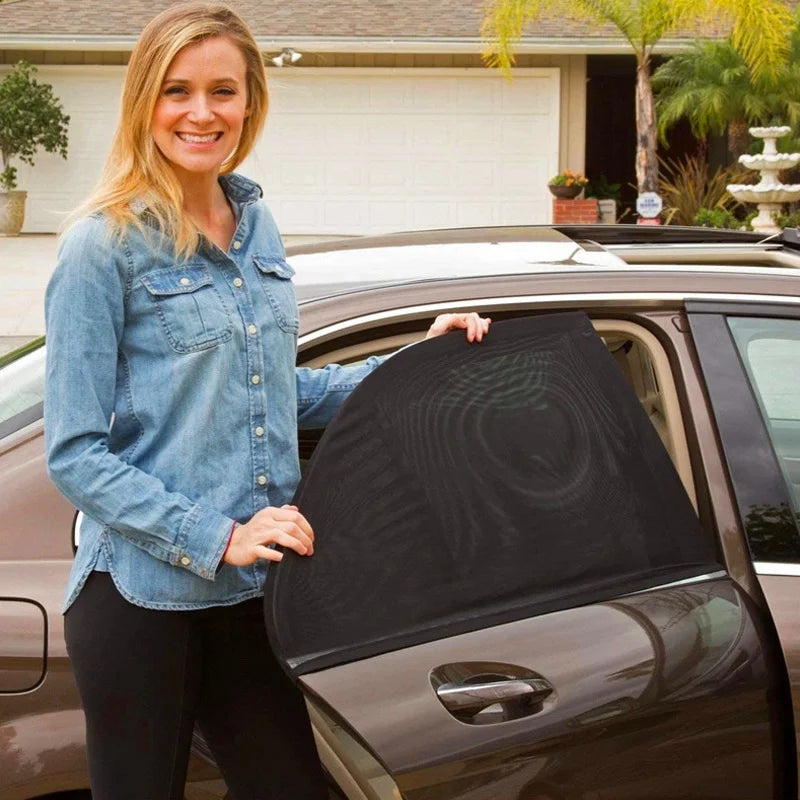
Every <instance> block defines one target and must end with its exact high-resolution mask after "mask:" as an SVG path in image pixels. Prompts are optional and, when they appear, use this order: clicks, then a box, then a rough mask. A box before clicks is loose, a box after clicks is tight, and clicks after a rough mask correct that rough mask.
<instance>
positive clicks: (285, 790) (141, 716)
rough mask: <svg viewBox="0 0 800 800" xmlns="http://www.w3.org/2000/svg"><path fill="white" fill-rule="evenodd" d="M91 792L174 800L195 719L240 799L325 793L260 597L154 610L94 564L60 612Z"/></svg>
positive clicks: (299, 702) (318, 797)
mask: <svg viewBox="0 0 800 800" xmlns="http://www.w3.org/2000/svg"><path fill="white" fill-rule="evenodd" d="M65 633H66V640H67V650H68V652H69V656H70V659H71V660H72V666H73V669H74V672H75V677H76V679H77V682H78V688H79V690H80V694H81V699H82V701H83V706H84V710H85V712H86V726H87V747H88V753H89V775H90V780H91V784H92V797H93V799H94V800H181V798H182V797H183V790H184V784H185V782H186V770H187V764H188V759H189V750H190V745H191V738H192V729H193V726H194V722H195V721H197V723H198V725H199V727H200V729H201V731H202V732H203V735H204V736H205V738H206V741H207V742H208V744H209V746H210V748H211V751H212V752H213V754H214V757H215V759H216V760H217V763H218V764H219V766H220V769H221V770H222V774H223V777H224V778H225V781H226V783H227V784H228V789H229V792H230V794H231V796H232V797H233V798H235V800H278V798H281V799H282V798H287V800H288V798H291V800H300V798H302V799H303V800H306V799H308V800H323V799H324V800H327V797H328V794H327V790H326V788H325V781H324V778H323V775H322V770H321V767H320V764H319V759H318V756H317V752H316V749H315V747H314V741H313V736H312V734H311V725H310V723H309V720H308V714H307V713H306V709H305V705H304V702H303V699H302V695H301V694H300V692H299V691H298V690H297V689H296V688H295V687H294V685H293V684H292V682H291V681H290V680H289V678H288V677H287V676H286V675H285V673H284V672H283V670H281V668H280V667H279V665H278V664H277V662H276V661H275V658H274V656H273V655H272V651H271V650H270V647H269V643H268V641H267V638H266V633H265V630H264V623H263V618H262V602H261V600H260V599H258V600H250V601H247V602H244V603H240V604H238V605H235V606H227V607H219V608H211V609H207V610H201V611H152V610H150V609H146V608H141V607H139V606H135V605H133V604H131V603H129V602H127V601H126V600H125V599H124V598H123V597H122V596H121V595H120V594H119V592H118V591H117V590H116V587H115V586H114V583H113V581H112V580H111V576H110V575H109V574H108V573H104V572H93V573H92V574H91V575H90V577H89V580H88V581H87V582H86V585H85V586H84V587H83V589H82V590H81V593H80V594H79V595H78V598H77V600H76V601H75V602H74V604H73V605H72V606H71V607H70V609H69V610H68V611H67V615H66V619H65Z"/></svg>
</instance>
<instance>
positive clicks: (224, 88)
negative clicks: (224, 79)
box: [214, 86, 236, 95]
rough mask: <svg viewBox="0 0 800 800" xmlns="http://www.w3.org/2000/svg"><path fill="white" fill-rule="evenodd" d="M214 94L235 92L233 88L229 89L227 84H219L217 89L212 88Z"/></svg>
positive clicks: (231, 93)
mask: <svg viewBox="0 0 800 800" xmlns="http://www.w3.org/2000/svg"><path fill="white" fill-rule="evenodd" d="M214 94H222V95H233V94H236V92H234V91H233V89H229V88H228V87H227V86H220V87H219V89H215V90H214Z"/></svg>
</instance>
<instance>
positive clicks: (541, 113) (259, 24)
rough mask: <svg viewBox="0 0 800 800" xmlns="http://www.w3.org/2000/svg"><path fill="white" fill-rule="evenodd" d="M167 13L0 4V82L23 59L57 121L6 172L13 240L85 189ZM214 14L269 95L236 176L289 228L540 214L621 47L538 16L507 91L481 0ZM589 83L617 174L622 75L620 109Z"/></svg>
mask: <svg viewBox="0 0 800 800" xmlns="http://www.w3.org/2000/svg"><path fill="white" fill-rule="evenodd" d="M169 4H170V3H169V0H126V2H119V0H116V1H115V0H84V2H77V1H76V0H11V2H0V75H2V73H3V71H5V70H7V69H8V66H9V65H11V64H13V63H15V62H16V61H18V60H19V59H26V60H28V61H30V62H32V63H34V64H36V65H37V66H38V69H39V77H40V78H41V79H42V80H45V81H47V82H49V83H51V84H52V85H53V86H54V89H55V92H56V94H57V96H58V97H59V98H60V99H61V101H62V103H63V104H64V106H65V109H66V111H67V113H69V114H70V117H71V122H70V147H69V158H68V160H67V161H63V160H62V159H60V158H59V157H58V156H56V155H50V154H41V155H40V156H39V157H38V160H37V165H36V167H35V168H33V169H31V168H29V167H27V166H26V165H24V164H22V165H18V166H19V167H20V168H19V186H20V188H23V189H27V190H28V192H29V197H28V211H27V219H26V228H25V230H26V231H29V232H34V231H39V232H47V231H54V230H56V229H57V228H58V226H59V223H60V221H61V220H62V219H63V217H64V215H65V214H66V213H68V212H69V211H70V210H71V209H73V208H74V207H75V206H76V205H77V204H78V202H79V201H80V200H81V199H82V198H83V197H85V196H86V194H87V193H88V192H89V191H90V190H91V189H92V187H93V186H94V184H95V183H96V181H97V179H98V176H99V174H100V169H101V165H102V163H103V161H104V158H105V155H106V152H107V150H108V147H109V143H110V139H111V135H112V132H113V130H114V127H115V125H116V122H117V118H118V105H119V97H120V87H121V84H122V80H123V75H124V70H125V64H126V63H127V60H128V57H129V54H130V51H131V48H132V47H133V44H134V42H135V40H136V38H137V35H138V34H139V32H140V30H141V29H142V27H143V26H144V25H145V24H146V22H147V21H148V20H149V19H150V18H152V17H153V16H154V15H155V14H156V13H157V12H159V11H160V10H162V9H163V8H165V7H166V6H168V5H169ZM230 4H231V6H232V7H234V8H235V9H236V10H237V11H239V13H241V15H242V16H243V17H244V18H245V19H246V20H247V22H248V23H249V24H250V26H251V27H252V29H253V32H254V33H255V36H256V38H257V40H258V42H259V45H260V47H261V48H262V50H263V52H264V54H265V59H266V64H267V67H268V77H269V80H270V93H271V95H270V114H269V117H268V121H267V127H266V130H265V133H264V136H263V137H262V139H261V141H260V143H259V144H258V146H257V148H256V150H255V152H254V153H253V155H252V156H251V157H250V158H249V159H248V161H247V162H246V163H245V164H244V165H243V166H242V167H241V168H240V169H241V171H242V172H244V173H246V174H248V175H250V176H251V177H253V178H255V179H256V180H258V181H259V182H260V183H261V184H262V186H263V187H264V191H265V194H266V196H267V198H268V201H269V203H270V206H271V208H272V210H273V213H274V214H275V217H276V218H277V220H278V224H279V226H280V228H281V230H282V231H283V232H284V233H287V234H320V235H330V234H360V233H377V232H385V231H388V230H400V229H411V228H436V227H444V226H471V225H487V224H488V225H497V224H520V223H544V222H548V221H550V218H551V198H550V195H549V193H548V191H547V187H546V183H547V180H548V178H549V177H550V176H552V175H553V174H555V173H556V172H558V171H559V170H560V169H564V168H570V169H572V170H576V171H584V170H585V169H586V168H587V164H586V154H587V135H591V124H592V123H591V121H589V123H587V81H588V80H589V79H590V78H592V77H593V74H594V73H597V74H599V75H606V73H608V74H607V75H606V77H609V79H612V78H613V75H614V74H615V71H616V72H619V70H618V69H617V67H614V68H613V69H607V70H606V69H605V67H603V64H608V65H610V66H611V65H613V64H617V65H618V64H619V63H620V56H619V54H624V53H628V52H629V50H628V47H627V46H626V44H625V43H624V41H622V40H621V39H620V38H619V35H618V33H617V32H615V31H614V30H613V29H597V28H592V27H590V26H588V25H581V24H577V23H575V22H572V21H570V20H565V19H548V20H545V21H543V22H541V23H540V24H538V25H537V26H536V27H535V28H534V29H533V30H531V31H529V33H528V35H527V36H526V38H525V39H524V41H523V42H522V43H521V44H520V46H519V48H518V54H519V56H518V59H517V68H516V70H515V74H514V79H513V80H512V81H510V82H509V81H507V80H505V79H504V78H503V77H502V76H501V75H500V74H499V73H498V72H497V71H494V70H489V69H487V68H486V67H485V66H484V64H483V62H482V60H481V57H480V53H481V49H482V43H481V40H480V35H479V30H480V24H481V19H482V5H483V4H482V2H481V0H466V1H465V0H403V2H400V0H329V2H320V0H292V2H277V0H232V2H231V3H230ZM675 44H676V43H675V42H673V43H665V45H666V47H665V48H662V51H663V50H665V49H668V48H669V47H670V46H673V45H675ZM677 44H678V45H679V44H680V42H678V43H677ZM284 48H289V49H291V51H293V52H295V53H299V54H302V57H301V58H300V59H299V60H297V61H296V62H294V63H292V62H291V59H287V65H286V66H284V67H282V68H279V67H277V66H275V65H274V64H273V62H272V60H271V59H272V58H273V57H276V56H278V55H279V54H280V53H281V51H282V50H283V49H284ZM615 58H616V61H615ZM627 58H628V59H629V57H627ZM593 63H594V65H595V66H594V68H593V67H592V64H593ZM621 63H623V64H628V66H627V67H626V68H625V69H623V70H622V72H623V73H625V75H626V76H627V77H626V80H628V79H630V81H632V77H631V75H632V69H631V66H630V64H629V63H628V61H626V60H625V57H622V62H621ZM598 65H600V66H599V67H598ZM593 69H594V73H593ZM601 83H602V82H601ZM603 85H606V86H608V84H607V83H606V84H603ZM605 91H606V92H607V93H608V96H607V97H606V98H605V99H604V100H603V101H601V104H600V106H599V107H598V106H597V101H596V102H595V106H596V107H598V108H599V110H598V111H597V112H596V116H597V122H598V124H601V128H599V129H598V130H603V131H607V130H609V128H608V126H609V125H610V126H611V128H610V130H611V131H612V134H611V135H609V134H608V133H607V132H603V133H601V134H599V137H600V138H599V142H600V145H601V146H600V151H599V152H600V154H601V155H602V154H603V153H604V152H606V153H611V151H612V150H613V149H614V148H616V149H619V148H620V147H622V148H623V150H624V153H625V154H626V155H625V159H626V160H627V161H628V162H629V163H630V164H631V165H632V162H633V148H634V130H633V127H632V121H631V116H632V107H633V92H632V82H631V91H630V94H629V95H626V96H625V98H624V99H622V100H621V99H620V97H618V96H617V95H618V94H619V92H615V91H614V90H613V87H612V88H610V89H609V88H606V90H605ZM588 99H589V100H590V99H591V98H588ZM590 105H591V104H590ZM615 109H618V110H617V111H615ZM623 110H624V114H623V113H622V111H623ZM623 117H624V119H623ZM617 123H619V124H617ZM603 125H605V126H606V128H602V126H603ZM615 125H616V127H614V126H615ZM594 150H595V151H597V147H595V148H594ZM610 158H611V156H610V155H609V159H610ZM595 159H597V156H595ZM611 160H613V159H611ZM611 177H612V178H614V176H611Z"/></svg>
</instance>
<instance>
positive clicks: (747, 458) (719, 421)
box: [686, 301, 800, 575]
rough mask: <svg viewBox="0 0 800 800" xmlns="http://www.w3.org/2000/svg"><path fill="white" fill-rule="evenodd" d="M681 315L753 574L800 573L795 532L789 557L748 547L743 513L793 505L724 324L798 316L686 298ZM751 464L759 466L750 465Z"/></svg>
mask: <svg viewBox="0 0 800 800" xmlns="http://www.w3.org/2000/svg"><path fill="white" fill-rule="evenodd" d="M686 314H687V319H688V321H689V326H690V329H691V332H692V337H693V340H694V344H695V347H696V349H697V353H698V358H699V361H700V366H701V369H702V372H703V376H704V379H705V386H706V391H707V393H708V397H709V401H710V403H711V408H712V411H713V414H714V419H715V422H716V426H717V431H718V433H719V438H720V442H721V445H722V450H723V454H724V457H725V463H726V465H727V468H728V474H729V477H730V481H731V485H732V488H733V493H734V496H735V499H736V506H737V512H738V516H739V521H740V524H741V526H742V530H743V531H744V532H745V536H746V538H747V542H748V547H749V549H750V556H751V559H752V562H753V566H754V568H755V570H756V572H757V573H759V574H773V575H781V574H784V575H800V531H798V536H797V540H796V542H795V543H794V544H795V547H794V555H793V559H792V560H791V561H786V560H785V559H784V560H778V559H775V558H771V557H769V554H768V553H766V552H759V551H758V550H754V548H753V542H752V539H751V535H750V533H749V532H748V515H749V513H750V510H751V509H752V508H753V507H754V506H765V507H775V508H782V507H784V506H785V507H786V508H787V509H789V510H791V509H793V507H794V504H793V502H792V497H791V495H790V489H789V487H788V486H787V485H786V480H785V477H784V475H783V471H782V469H781V466H780V463H779V461H778V455H777V453H776V452H775V448H774V445H773V442H772V438H771V437H770V433H769V430H768V428H767V422H766V420H765V419H764V415H763V412H762V410H761V406H760V404H759V402H758V399H757V397H756V395H755V391H754V389H753V387H752V385H751V382H750V378H749V376H748V374H747V370H746V367H745V365H744V364H743V363H742V359H741V356H740V354H739V350H738V347H737V345H736V342H735V340H734V337H733V334H732V332H731V330H730V327H729V325H728V318H730V317H737V316H738V317H765V318H774V319H797V320H800V307H798V306H796V305H790V304H786V303H760V302H758V301H754V302H752V303H746V302H736V303H726V302H704V301H688V302H687V303H686ZM755 462H757V463H758V464H759V466H760V467H761V468H760V469H759V470H754V469H753V468H752V465H753V463H755Z"/></svg>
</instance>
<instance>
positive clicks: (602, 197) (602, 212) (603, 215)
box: [586, 175, 622, 224]
mask: <svg viewBox="0 0 800 800" xmlns="http://www.w3.org/2000/svg"><path fill="white" fill-rule="evenodd" d="M621 188H622V186H621V184H619V183H609V182H608V179H607V178H606V176H605V175H598V176H597V177H596V178H592V179H591V180H590V181H589V184H588V185H587V187H586V196H587V197H594V198H595V199H596V200H597V213H598V215H599V217H600V222H602V223H603V224H613V223H615V222H616V221H617V203H619V201H620V189H621Z"/></svg>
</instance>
